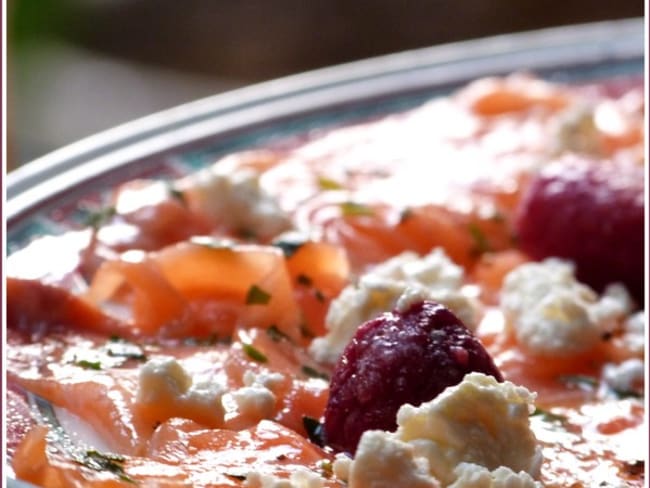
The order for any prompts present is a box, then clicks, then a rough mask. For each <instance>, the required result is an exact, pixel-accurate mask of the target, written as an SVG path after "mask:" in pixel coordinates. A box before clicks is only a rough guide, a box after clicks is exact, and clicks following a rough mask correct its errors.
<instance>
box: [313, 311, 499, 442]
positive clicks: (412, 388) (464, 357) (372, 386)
mask: <svg viewBox="0 0 650 488" xmlns="http://www.w3.org/2000/svg"><path fill="white" fill-rule="evenodd" d="M472 371H476V372H481V373H485V374H488V375H491V376H494V377H495V378H496V379H497V380H499V381H502V380H503V379H502V377H501V373H500V372H499V371H498V370H497V368H496V366H495V365H494V362H493V361H492V358H491V357H490V356H489V354H488V353H487V352H486V351H485V349H484V348H483V346H482V345H481V343H480V342H479V341H478V339H476V337H474V336H473V335H472V333H471V331H470V330H469V329H467V327H465V326H464V325H463V324H462V322H461V321H460V320H459V319H458V318H457V317H456V316H455V315H454V314H453V313H452V312H451V311H449V310H448V309H447V308H445V307H443V306H442V305H439V304H437V303H434V302H431V301H424V302H418V303H415V304H413V305H411V306H410V307H409V308H408V309H407V310H405V311H403V312H399V311H393V312H388V313H384V314H382V315H380V316H379V317H377V318H375V319H373V320H370V321H368V322H366V323H364V324H363V325H362V326H361V327H359V329H358V330H357V332H356V334H355V336H354V338H353V339H352V341H351V342H350V343H349V344H348V345H347V347H346V348H345V350H344V352H343V355H342V356H341V358H340V359H339V361H338V363H337V365H336V368H335V370H334V374H333V376H332V380H331V384H330V397H329V400H328V403H327V407H326V409H325V420H324V424H323V427H324V437H325V442H326V444H328V445H329V446H331V447H333V448H334V449H337V450H339V451H344V452H349V453H354V451H355V450H356V447H357V444H358V442H359V439H360V437H361V434H363V432H364V431H366V430H369V429H382V430H387V431H393V430H395V429H396V428H397V424H396V415H397V410H398V409H399V408H400V407H401V406H402V405H403V404H405V403H410V404H413V405H419V404H421V403H423V402H426V401H429V400H432V399H433V398H435V397H436V396H437V395H438V394H439V393H441V392H442V391H443V390H444V389H445V388H447V387H448V386H452V385H455V384H458V383H460V382H461V380H462V379H463V377H464V376H465V375H466V374H467V373H470V372H472Z"/></svg>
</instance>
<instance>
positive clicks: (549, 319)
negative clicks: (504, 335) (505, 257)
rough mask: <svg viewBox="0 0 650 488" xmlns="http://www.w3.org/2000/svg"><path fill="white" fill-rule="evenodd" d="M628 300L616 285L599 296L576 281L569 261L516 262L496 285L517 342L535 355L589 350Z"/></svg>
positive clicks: (627, 309) (622, 312)
mask: <svg viewBox="0 0 650 488" xmlns="http://www.w3.org/2000/svg"><path fill="white" fill-rule="evenodd" d="M631 303H632V302H631V299H630V297H629V294H628V293H627V291H626V290H625V288H624V287H623V286H621V285H612V286H611V287H609V288H608V289H607V290H606V291H605V293H604V294H603V296H602V297H601V298H599V297H598V295H597V294H596V293H595V292H594V291H593V290H592V289H591V288H589V287H588V286H587V285H584V284H582V283H580V282H578V281H577V280H576V278H575V276H574V270H573V265H572V264H570V263H569V262H566V261H562V260H559V259H555V258H549V259H546V260H544V261H542V262H539V263H525V264H522V265H521V266H518V267H517V268H515V269H514V270H512V271H511V272H510V273H508V275H507V276H506V277H505V279H504V284H503V288H502V290H501V308H502V309H503V311H504V313H505V315H506V318H507V325H508V327H509V328H510V330H512V331H513V332H514V335H515V337H516V338H517V341H518V342H519V343H520V344H522V345H523V346H524V347H526V348H527V349H528V350H529V351H531V352H533V353H534V354H539V355H549V356H558V355H559V356H569V355H572V354H576V353H580V352H584V351H587V350H589V349H591V348H592V347H594V346H595V345H596V344H597V343H598V342H599V340H600V338H601V336H602V334H603V333H604V332H606V331H608V330H610V329H612V328H613V327H614V326H615V324H616V322H617V321H619V320H621V319H622V318H623V317H625V315H626V314H628V313H629V312H630V308H631Z"/></svg>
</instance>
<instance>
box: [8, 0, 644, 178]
mask: <svg viewBox="0 0 650 488" xmlns="http://www.w3.org/2000/svg"><path fill="white" fill-rule="evenodd" d="M643 15H644V1H643V0H616V1H612V0H562V1H554V0H410V1H409V0H406V1H397V0H356V1H355V0H328V1H326V0H320V1H319V0H274V1H271V0H9V3H8V5H7V30H8V32H7V52H8V76H7V81H8V92H7V99H8V124H7V125H8V126H7V136H8V161H7V167H8V168H9V169H12V168H15V167H17V166H19V165H21V164H24V163H25V162H28V161H30V160H32V159H35V158H37V157H39V156H41V155H43V154H46V153H48V152H50V151H52V150H54V149H57V148H59V147H62V146H64V145H66V144H68V143H71V142H74V141H76V140H78V139H81V138H83V137H85V136H88V135H91V134H93V133H96V132H98V131H101V130H103V129H107V128H110V127H113V126H115V125H117V124H120V123H123V122H127V121H129V120H132V119H135V118H137V117H140V116H143V115H147V114H150V113H152V112H155V111H158V110H162V109H165V108H169V107H172V106H174V105H178V104H180V103H183V102H187V101H191V100H195V99H198V98H201V97H205V96H209V95H213V94H217V93H220V92H223V91H226V90H230V89H233V88H237V87H241V86H244V85H247V84H250V83H255V82H258V81H263V80H268V79H271V78H276V77H279V76H284V75H288V74H292V73H296V72H300V71H305V70H309V69H313V68H318V67H322V66H328V65H332V64H338V63H342V62H347V61H353V60H357V59H362V58H366V57H369V56H377V55H381V54H387V53H393V52H398V51H402V50H406V49H414V48H419V47H426V46H432V45H436V44H441V43H445V42H452V41H458V40H464V39H470V38H477V37H482V36H486V35H494V34H501V33H510V32H518V31H524V30H530V29H537V28H542V27H550V26H559V25H567V24H574V23H582V22H591V21H600V20H609V19H620V18H627V17H640V16H643Z"/></svg>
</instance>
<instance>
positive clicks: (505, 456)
mask: <svg viewBox="0 0 650 488" xmlns="http://www.w3.org/2000/svg"><path fill="white" fill-rule="evenodd" d="M534 398H535V395H534V394H533V393H531V392H529V391H528V390H527V389H526V388H524V387H521V386H516V385H514V384H512V383H510V382H507V381H505V382H503V383H498V382H497V381H496V380H495V379H494V378H493V377H491V376H487V375H484V374H481V373H470V374H468V375H466V376H465V378H464V379H463V381H462V382H461V383H460V384H458V385H456V386H453V387H450V388H447V389H446V390H445V391H444V392H443V393H441V394H440V395H439V396H438V397H437V398H435V399H434V400H431V401H430V402H426V403H423V404H422V405H420V406H419V407H414V406H412V405H404V406H402V407H401V408H400V410H399V411H398V413H397V424H398V429H397V431H396V432H395V433H389V432H384V431H378V430H375V431H367V432H365V433H364V434H363V435H362V437H361V441H360V442H359V447H358V448H357V452H356V455H355V458H354V460H352V461H351V462H350V463H349V466H342V467H341V469H340V470H341V471H343V472H345V470H346V468H347V469H348V474H349V479H348V481H349V486H350V488H362V487H365V486H380V485H378V484H377V485H373V484H372V482H373V480H372V479H371V477H372V476H378V477H379V478H377V481H376V482H377V483H379V480H381V479H386V478H385V477H387V476H388V477H390V476H392V478H389V479H390V480H391V482H392V483H393V484H389V485H386V486H423V487H424V486H437V483H440V484H441V486H449V485H450V484H451V483H454V482H456V481H457V480H458V478H459V477H460V476H461V475H462V473H463V472H464V468H461V471H460V472H457V466H458V465H460V464H461V463H472V464H476V465H478V466H482V467H485V468H487V469H488V470H497V469H498V468H499V467H501V466H504V467H506V468H508V469H509V470H512V472H519V471H523V472H525V473H527V474H528V475H530V476H532V477H534V476H537V475H538V474H539V470H540V467H541V461H542V454H541V448H540V447H539V446H538V444H537V440H536V438H535V435H534V433H533V431H532V430H531V428H530V423H529V415H530V414H531V412H532V411H533V410H534V406H533V401H534ZM391 473H392V474H391ZM501 473H504V471H503V470H501V471H499V473H495V474H491V475H490V476H491V477H492V478H495V479H498V477H499V476H502V477H503V475H502V474H501ZM465 476H466V477H467V476H469V475H465ZM517 476H519V477H520V478H522V479H524V480H525V479H527V478H526V477H525V476H524V475H517ZM470 478H471V477H470ZM407 479H408V481H406V480H407ZM461 479H462V478H461ZM399 483H406V484H399ZM459 483H460V482H459ZM455 486H456V488H460V487H461V486H464V485H462V484H457V485H455ZM469 486H473V485H469ZM486 486H490V485H486ZM496 486H500V485H496ZM503 486H506V485H503ZM507 486H509V485H507ZM515 486H517V485H515ZM522 486H526V485H522Z"/></svg>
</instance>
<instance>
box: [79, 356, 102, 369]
mask: <svg viewBox="0 0 650 488" xmlns="http://www.w3.org/2000/svg"><path fill="white" fill-rule="evenodd" d="M74 364H75V366H79V367H80V368H84V369H93V370H95V371H99V370H101V369H102V363H101V362H100V361H88V360H87V359H79V360H77V361H75V362H74Z"/></svg>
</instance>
